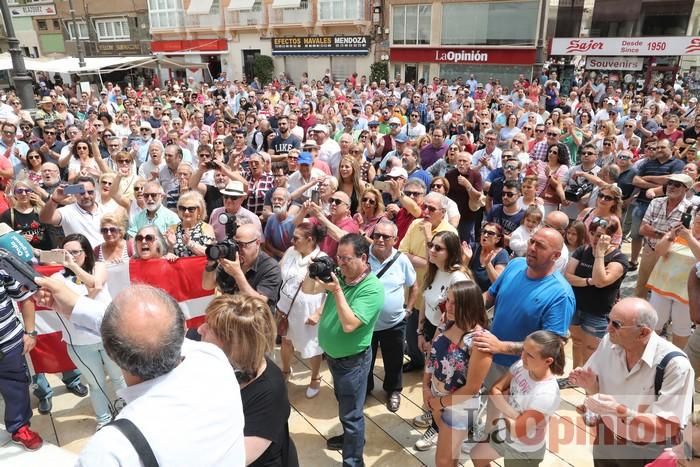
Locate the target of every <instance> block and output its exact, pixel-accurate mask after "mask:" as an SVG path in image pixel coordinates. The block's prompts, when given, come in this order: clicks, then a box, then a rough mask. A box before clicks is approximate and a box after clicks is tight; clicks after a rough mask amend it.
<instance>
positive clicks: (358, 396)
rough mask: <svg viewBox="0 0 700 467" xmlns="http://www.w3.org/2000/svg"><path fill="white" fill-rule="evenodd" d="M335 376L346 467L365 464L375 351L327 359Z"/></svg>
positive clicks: (334, 386) (369, 350)
mask: <svg viewBox="0 0 700 467" xmlns="http://www.w3.org/2000/svg"><path fill="white" fill-rule="evenodd" d="M326 357H327V361H328V368H329V369H330V370H331V374H332V375H333V388H334V389H333V390H334V391H335V398H336V399H337V400H338V411H339V414H338V415H339V417H340V423H341V424H342V425H343V435H344V436H343V466H344V467H362V466H364V465H365V463H364V460H363V458H362V452H363V451H364V448H365V416H364V413H363V412H362V408H363V405H364V403H365V394H366V392H367V375H368V374H369V368H370V365H371V364H372V351H371V349H370V348H369V347H367V348H366V349H365V350H364V351H363V352H361V353H359V354H357V355H354V356H352V357H347V358H341V359H335V358H332V357H330V356H328V355H327V356H326Z"/></svg>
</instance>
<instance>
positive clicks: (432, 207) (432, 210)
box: [423, 204, 438, 213]
mask: <svg viewBox="0 0 700 467" xmlns="http://www.w3.org/2000/svg"><path fill="white" fill-rule="evenodd" d="M423 208H424V209H425V210H426V211H428V212H431V213H432V212H436V211H437V210H438V208H436V207H435V206H431V205H429V204H426V205H425V206H424V207H423Z"/></svg>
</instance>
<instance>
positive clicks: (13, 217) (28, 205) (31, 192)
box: [0, 180, 57, 254]
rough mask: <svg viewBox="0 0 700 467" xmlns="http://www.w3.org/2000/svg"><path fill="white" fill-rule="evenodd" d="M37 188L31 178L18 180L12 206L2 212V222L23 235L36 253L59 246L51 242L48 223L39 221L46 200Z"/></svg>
mask: <svg viewBox="0 0 700 467" xmlns="http://www.w3.org/2000/svg"><path fill="white" fill-rule="evenodd" d="M37 189H38V187H37V186H36V185H34V184H33V183H32V182H30V181H29V180H17V181H16V182H15V183H14V184H13V186H12V191H11V192H10V203H11V204H10V205H11V207H10V208H9V209H8V210H6V211H5V212H3V213H2V214H0V222H2V223H4V224H7V225H8V226H10V228H11V229H12V230H15V231H17V232H18V233H19V234H20V235H22V237H24V239H25V240H26V241H27V242H29V244H30V245H31V246H32V248H34V250H35V254H38V253H39V250H50V249H51V248H54V247H56V246H57V245H52V244H51V236H50V235H49V234H48V232H47V228H48V225H46V224H42V223H41V222H39V211H40V210H41V208H42V207H43V206H44V202H43V201H42V200H41V197H40V196H39V193H38V191H37Z"/></svg>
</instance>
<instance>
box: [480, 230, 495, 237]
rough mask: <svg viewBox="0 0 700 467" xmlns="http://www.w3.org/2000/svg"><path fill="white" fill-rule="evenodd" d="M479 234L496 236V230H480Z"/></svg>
mask: <svg viewBox="0 0 700 467" xmlns="http://www.w3.org/2000/svg"><path fill="white" fill-rule="evenodd" d="M481 235H485V236H486V237H497V236H498V232H494V231H493V230H482V231H481Z"/></svg>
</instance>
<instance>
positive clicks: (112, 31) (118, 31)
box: [95, 18, 131, 42]
mask: <svg viewBox="0 0 700 467" xmlns="http://www.w3.org/2000/svg"><path fill="white" fill-rule="evenodd" d="M95 31H97V40H99V41H101V42H106V41H128V40H129V39H131V37H130V36H129V21H128V20H127V19H126V18H109V19H98V20H95Z"/></svg>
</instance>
